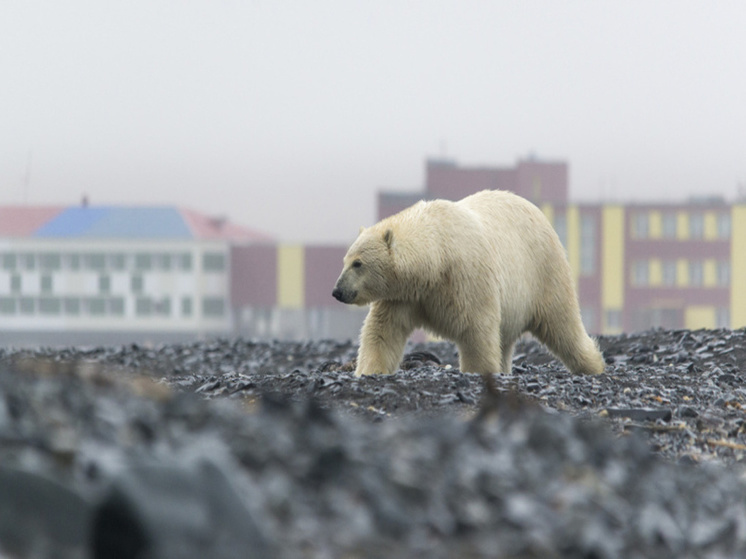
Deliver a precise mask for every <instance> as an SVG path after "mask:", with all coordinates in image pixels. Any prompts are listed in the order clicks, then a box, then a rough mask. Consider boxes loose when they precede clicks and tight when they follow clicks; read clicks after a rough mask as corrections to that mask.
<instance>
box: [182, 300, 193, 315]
mask: <svg viewBox="0 0 746 559" xmlns="http://www.w3.org/2000/svg"><path fill="white" fill-rule="evenodd" d="M181 315H182V316H192V298H191V297H182V299H181Z"/></svg>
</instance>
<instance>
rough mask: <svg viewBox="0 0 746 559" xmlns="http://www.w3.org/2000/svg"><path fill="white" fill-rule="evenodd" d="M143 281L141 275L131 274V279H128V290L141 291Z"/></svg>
mask: <svg viewBox="0 0 746 559" xmlns="http://www.w3.org/2000/svg"><path fill="white" fill-rule="evenodd" d="M143 283H144V282H143V279H142V276H132V279H131V280H130V290H131V291H132V293H138V294H139V293H142V292H143V289H144V288H143Z"/></svg>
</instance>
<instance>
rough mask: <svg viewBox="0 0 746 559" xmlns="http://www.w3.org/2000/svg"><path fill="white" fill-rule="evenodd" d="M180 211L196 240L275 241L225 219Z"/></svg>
mask: <svg viewBox="0 0 746 559" xmlns="http://www.w3.org/2000/svg"><path fill="white" fill-rule="evenodd" d="M180 211H181V215H182V216H183V218H184V220H185V221H186V223H187V225H188V226H189V228H190V229H191V231H192V235H194V238H195V239H204V240H212V239H222V240H230V241H252V242H257V241H272V240H273V238H272V237H270V236H269V235H267V234H266V233H262V232H261V231H257V230H256V229H249V228H247V227H242V226H240V225H236V224H234V223H231V222H230V221H228V220H227V219H226V218H223V217H211V216H208V215H205V214H202V213H199V212H195V211H193V210H188V209H184V208H180Z"/></svg>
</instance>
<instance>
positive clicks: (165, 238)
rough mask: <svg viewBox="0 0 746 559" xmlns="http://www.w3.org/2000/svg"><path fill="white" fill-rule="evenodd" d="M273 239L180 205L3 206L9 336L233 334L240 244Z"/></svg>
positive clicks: (28, 339) (1, 296) (0, 291)
mask: <svg viewBox="0 0 746 559" xmlns="http://www.w3.org/2000/svg"><path fill="white" fill-rule="evenodd" d="M269 240H270V239H269V237H267V236H266V235H263V234H261V233H259V232H256V231H252V230H249V229H246V228H242V227H238V226H236V225H233V224H230V223H228V222H226V221H225V220H222V219H216V218H211V217H208V216H205V215H202V214H200V213H198V212H194V211H190V210H186V209H181V208H175V207H88V206H80V207H72V208H65V207H28V206H16V207H8V206H5V207H0V337H1V338H2V340H3V342H4V343H50V344H54V343H82V344H85V343H102V342H106V341H108V340H112V341H119V340H126V339H129V338H131V339H133V340H134V339H137V340H154V341H160V340H169V339H178V338H189V337H194V336H211V335H220V334H228V333H231V332H232V330H233V316H232V308H231V302H230V299H229V293H230V281H231V277H230V273H231V247H232V246H234V245H235V244H246V243H249V244H250V243H256V242H266V241H269Z"/></svg>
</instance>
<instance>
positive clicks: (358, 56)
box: [0, 0, 746, 242]
mask: <svg viewBox="0 0 746 559" xmlns="http://www.w3.org/2000/svg"><path fill="white" fill-rule="evenodd" d="M744 29H746V3H743V2H740V1H733V2H725V1H723V2H684V1H680V0H671V1H656V2H642V1H639V2H636V1H632V2H629V1H624V2H622V1H619V2H585V1H584V2H581V1H567V2H555V1H544V2H542V1H515V2H512V1H510V2H509V1H503V2H481V1H479V2H477V1H469V0H466V1H465V0H458V1H453V2H450V1H446V2H344V1H332V0H320V1H314V2H301V1H298V2H278V1H271V2H269V1H267V2H263V1H256V2H239V1H215V2H207V1H203V2H197V1H193V2H175V1H171V2H165V1H158V0H147V1H140V0H135V1H128V2H123V1H116V2H96V1H92V0H91V1H82V0H68V1H66V2H52V1H47V2H44V1H38V2H3V3H2V5H0V80H1V82H0V204H22V203H27V204H50V203H51V204H65V205H71V204H77V203H78V202H79V201H80V199H81V197H82V196H83V195H84V194H86V195H87V196H88V198H89V199H90V201H91V203H92V204H175V205H180V206H187V207H191V208H195V209H199V210H201V211H205V212H208V213H214V214H220V215H227V216H228V217H229V218H230V219H231V220H233V221H235V222H238V223H240V224H242V225H246V226H250V227H254V228H257V229H261V230H263V231H266V232H268V233H270V234H273V235H275V236H277V237H278V238H279V239H281V240H283V241H291V242H294V241H301V242H346V241H348V240H350V239H351V238H352V237H354V235H355V234H356V232H357V230H358V228H359V226H360V225H366V224H369V223H371V222H372V221H373V220H374V215H375V193H376V191H377V190H378V189H379V188H397V189H400V188H401V189H417V188H420V187H421V186H422V183H423V179H424V177H423V171H424V160H425V158H426V157H429V156H448V157H450V158H454V159H456V160H458V161H459V162H460V163H462V164H465V165H470V164H488V165H512V164H514V163H515V161H516V159H517V158H520V157H525V156H527V155H528V154H533V155H535V156H537V157H539V158H546V159H561V160H566V161H568V162H569V164H570V192H571V197H572V198H573V199H575V200H589V201H598V200H618V201H629V200H634V199H640V200H650V199H653V198H654V199H663V200H674V199H679V198H685V197H687V196H689V195H693V194H697V195H705V194H707V195H711V194H722V195H725V196H726V197H728V198H730V199H732V198H734V197H735V196H736V195H737V191H738V185H739V183H740V184H741V185H742V188H745V189H746V102H744V99H746V71H744V67H745V66H744V64H745V61H746V34H745V33H744Z"/></svg>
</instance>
